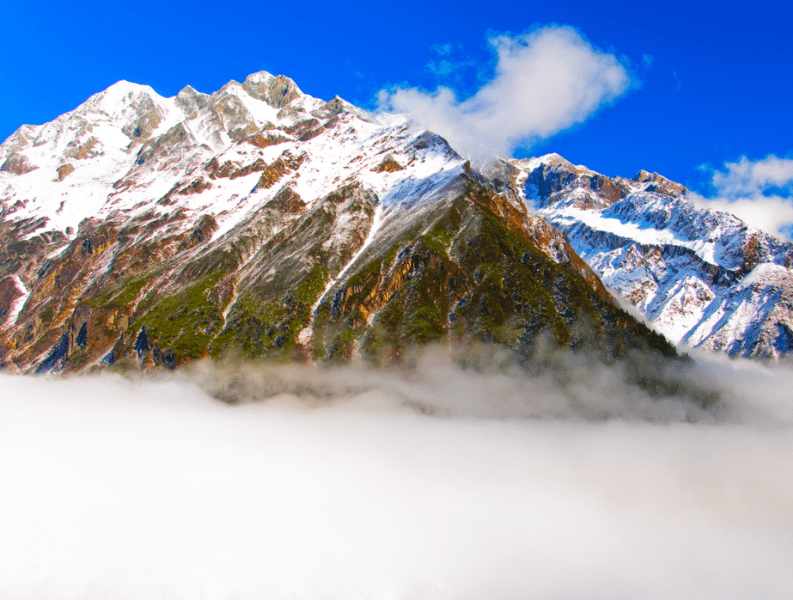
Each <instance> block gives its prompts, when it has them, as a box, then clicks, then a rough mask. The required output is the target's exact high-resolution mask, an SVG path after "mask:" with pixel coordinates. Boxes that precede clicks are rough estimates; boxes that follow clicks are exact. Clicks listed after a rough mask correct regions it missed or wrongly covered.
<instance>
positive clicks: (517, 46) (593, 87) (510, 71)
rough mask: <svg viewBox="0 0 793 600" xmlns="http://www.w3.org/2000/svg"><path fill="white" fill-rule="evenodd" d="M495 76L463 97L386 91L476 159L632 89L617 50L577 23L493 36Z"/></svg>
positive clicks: (562, 125) (387, 97)
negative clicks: (597, 44)
mask: <svg viewBox="0 0 793 600" xmlns="http://www.w3.org/2000/svg"><path fill="white" fill-rule="evenodd" d="M490 43H491V45H492V47H493V49H494V51H495V52H496V55H497V66H496V73H495V76H494V77H493V79H492V80H491V81H490V82H488V83H487V84H485V85H484V86H483V87H482V88H480V89H479V91H478V92H477V93H476V94H475V95H474V96H472V97H471V98H468V99H467V100H463V101H460V100H459V99H458V98H457V96H456V95H455V93H454V92H453V91H452V90H451V89H449V88H446V87H439V88H438V89H437V90H436V91H435V92H426V91H423V90H419V89H416V88H396V89H394V90H391V91H388V92H385V93H382V94H381V96H380V100H381V105H382V106H383V108H384V109H391V110H395V111H399V112H406V113H409V114H410V115H411V117H412V118H413V120H414V121H415V122H416V123H418V124H419V125H420V126H421V127H426V128H427V129H430V130H432V131H435V132H436V133H438V134H440V135H442V136H443V137H445V138H446V139H447V140H448V141H449V143H450V144H451V145H452V147H453V148H455V149H456V150H457V151H458V152H460V153H461V154H464V155H467V156H469V157H472V158H475V159H485V158H490V157H492V156H493V155H504V154H509V153H511V151H512V150H513V149H514V148H515V147H516V146H517V145H518V144H521V143H525V144H531V143H535V142H537V141H539V140H542V139H545V138H548V137H550V136H552V135H554V134H556V133H558V132H560V131H562V130H564V129H567V128H569V127H571V126H573V125H575V124H577V123H581V122H582V121H584V120H585V119H586V118H587V117H589V116H590V115H591V114H592V113H593V112H594V111H596V110H597V109H598V108H599V107H601V106H602V105H603V104H605V103H608V102H610V101H612V100H614V99H615V98H617V97H618V96H619V95H620V94H622V93H623V92H625V91H626V90H627V89H628V86H629V84H630V77H629V76H628V73H627V71H626V70H625V68H624V67H623V66H622V65H621V64H620V63H619V61H618V60H617V58H616V57H615V56H613V55H611V54H607V53H604V52H601V51H599V50H597V49H595V48H593V47H592V46H591V45H590V44H589V43H588V42H587V41H586V40H584V39H583V38H582V37H581V36H580V35H579V34H578V33H577V32H576V31H575V30H574V29H572V28H570V27H545V28H543V29H540V30H537V31H535V32H533V33H530V34H526V35H520V36H516V37H510V36H507V35H502V36H498V37H495V38H492V39H491V40H490Z"/></svg>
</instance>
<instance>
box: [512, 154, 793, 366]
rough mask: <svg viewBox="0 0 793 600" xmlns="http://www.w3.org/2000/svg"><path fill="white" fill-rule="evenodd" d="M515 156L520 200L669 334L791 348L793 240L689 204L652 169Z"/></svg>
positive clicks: (748, 347)
mask: <svg viewBox="0 0 793 600" xmlns="http://www.w3.org/2000/svg"><path fill="white" fill-rule="evenodd" d="M512 164H513V165H514V166H515V167H517V168H518V169H520V170H521V172H522V175H521V181H522V182H523V183H524V185H525V190H524V193H525V201H526V202H527V204H528V205H529V206H531V207H532V208H534V209H536V210H537V214H538V215H540V216H542V217H543V218H545V219H546V220H548V221H549V222H550V223H552V224H553V225H554V226H555V227H557V228H558V229H560V230H561V231H564V232H565V233H566V234H567V235H568V237H569V239H570V243H571V244H572V246H573V247H574V248H575V250H576V251H577V252H578V253H579V254H580V255H581V256H582V258H584V259H585V260H586V261H587V263H588V264H589V265H590V266H591V267H592V268H593V269H594V270H595V272H597V273H598V275H599V276H600V277H601V278H602V279H603V282H604V283H605V284H606V285H607V286H609V287H610V288H611V289H612V290H614V292H615V293H616V294H617V295H619V296H621V297H622V298H624V299H625V301H626V302H629V303H630V304H632V305H634V306H635V307H636V308H638V309H639V310H640V312H642V313H643V314H644V315H645V316H646V317H647V319H648V321H649V322H650V323H651V324H652V325H653V326H654V327H656V328H657V329H658V330H659V331H661V332H662V333H664V334H665V335H666V336H667V337H669V339H671V340H673V341H675V342H684V343H687V344H691V345H693V346H697V347H703V348H710V349H714V350H723V351H726V352H728V353H729V354H733V355H743V356H779V355H780V354H784V353H787V352H788V347H789V343H788V340H793V333H792V332H793V319H791V309H793V293H791V290H792V288H791V286H790V284H789V282H790V281H791V272H790V267H791V264H792V263H793V246H791V245H790V244H788V243H787V242H784V241H782V240H779V239H778V238H775V237H773V236H771V235H768V234H766V233H764V232H762V231H759V230H756V229H753V228H751V227H748V226H747V225H746V224H745V223H744V222H743V221H741V220H740V219H739V218H737V217H735V216H734V215H732V214H729V213H725V212H720V211H715V210H708V209H702V208H699V207H697V206H695V205H694V204H693V203H691V202H689V200H688V199H687V198H686V194H687V193H688V190H686V188H685V187H684V186H682V185H680V184H678V183H675V182H672V181H670V180H669V179H667V178H665V177H663V176H661V175H658V174H657V173H649V172H647V171H640V172H639V173H638V174H637V175H636V176H635V177H633V178H632V179H624V178H621V177H614V178H610V177H606V176H603V175H601V174H599V173H596V172H594V171H591V170H589V169H586V168H584V167H577V166H574V165H572V164H571V163H569V162H568V161H565V160H564V159H561V157H558V155H548V156H544V157H540V158H534V159H526V160H523V161H512ZM791 347H793V346H791Z"/></svg>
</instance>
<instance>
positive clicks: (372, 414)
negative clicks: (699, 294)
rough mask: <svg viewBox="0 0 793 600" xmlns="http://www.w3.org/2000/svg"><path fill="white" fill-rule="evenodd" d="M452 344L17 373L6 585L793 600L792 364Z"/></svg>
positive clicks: (34, 594) (1, 545)
mask: <svg viewBox="0 0 793 600" xmlns="http://www.w3.org/2000/svg"><path fill="white" fill-rule="evenodd" d="M442 354H443V353H442V352H440V351H435V352H430V353H428V354H427V355H426V356H424V357H423V358H421V359H420V360H418V362H417V364H416V366H415V368H411V369H403V370H399V371H397V370H387V371H373V370H368V369H366V368H364V367H360V366H349V367H343V368H335V369H325V368H315V367H306V366H294V365H292V366H283V367H261V366H259V367H254V366H250V365H248V366H219V365H217V364H209V363H203V364H199V365H197V366H196V367H195V368H193V369H191V370H190V371H185V372H179V373H176V374H174V375H172V376H168V377H165V376H158V377H151V376H150V377H147V378H136V379H129V378H127V377H123V376H121V375H110V374H105V375H101V376H95V377H72V378H66V379H44V378H33V377H15V376H2V377H0V385H2V399H1V400H0V481H2V486H0V598H13V599H17V600H23V599H37V600H38V599H42V598H47V599H64V600H66V599H68V600H72V599H87V600H93V599H108V598H112V599H119V600H126V599H134V600H137V599H144V598H145V599H175V598H202V599H207V600H209V599H215V598H218V599H226V598H234V599H248V598H263V599H264V598H267V599H277V598H289V599H294V598H297V599H309V598H312V599H314V598H322V599H336V598H356V599H369V598H372V599H380V598H383V599H403V598H404V599H425V598H426V599H440V598H443V599H446V598H449V599H455V600H456V599H467V598H470V599H482V598H492V599H502V598H503V599H511V598H516V599H517V598H537V599H542V598H554V599H564V598H604V599H614V598H638V599H644V598H697V599H707V598H714V599H720V600H723V599H730V598H736V599H745V598H791V597H793V401H791V400H790V398H791V390H793V369H790V368H788V367H787V366H785V365H776V366H775V367H772V368H771V367H763V366H760V365H757V364H750V363H745V362H734V361H728V360H726V359H722V358H720V357H713V356H698V358H697V359H696V363H690V364H687V365H682V366H681V365H676V366H675V365H672V366H669V365H667V366H666V367H663V368H660V367H659V369H660V371H662V372H663V373H662V375H663V378H665V380H667V381H674V382H675V385H673V386H672V387H668V386H667V387H663V386H661V388H659V387H658V386H657V385H656V386H655V387H653V386H649V387H648V386H647V385H645V386H644V387H638V386H635V385H632V384H631V383H630V381H633V380H635V379H636V377H635V374H634V373H633V369H634V368H635V367H636V366H635V365H634V366H633V367H630V368H628V367H625V366H619V365H617V366H613V367H608V368H606V367H602V366H593V364H591V363H588V362H587V361H585V360H582V359H580V358H576V359H572V358H570V357H564V356H562V357H556V358H555V359H554V360H553V361H552V363H553V364H551V365H550V366H549V367H548V368H547V369H545V370H543V371H542V372H540V373H538V374H536V375H526V374H525V373H523V372H521V371H518V370H516V369H510V368H507V367H503V366H500V367H496V366H491V367H483V366H482V363H481V361H480V362H478V363H477V362H476V361H474V363H476V364H473V365H472V366H470V367H469V368H465V369H464V368H461V367H458V366H454V365H453V364H452V363H451V362H449V360H447V359H446V358H445V357H444V356H443V355H442ZM632 378H633V379H632ZM626 381H628V383H626ZM648 389H650V390H651V391H652V393H649V392H648V391H647V390H648ZM659 389H660V391H659ZM218 398H220V399H222V400H225V401H226V402H220V401H218ZM231 401H233V403H230V402H231Z"/></svg>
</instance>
